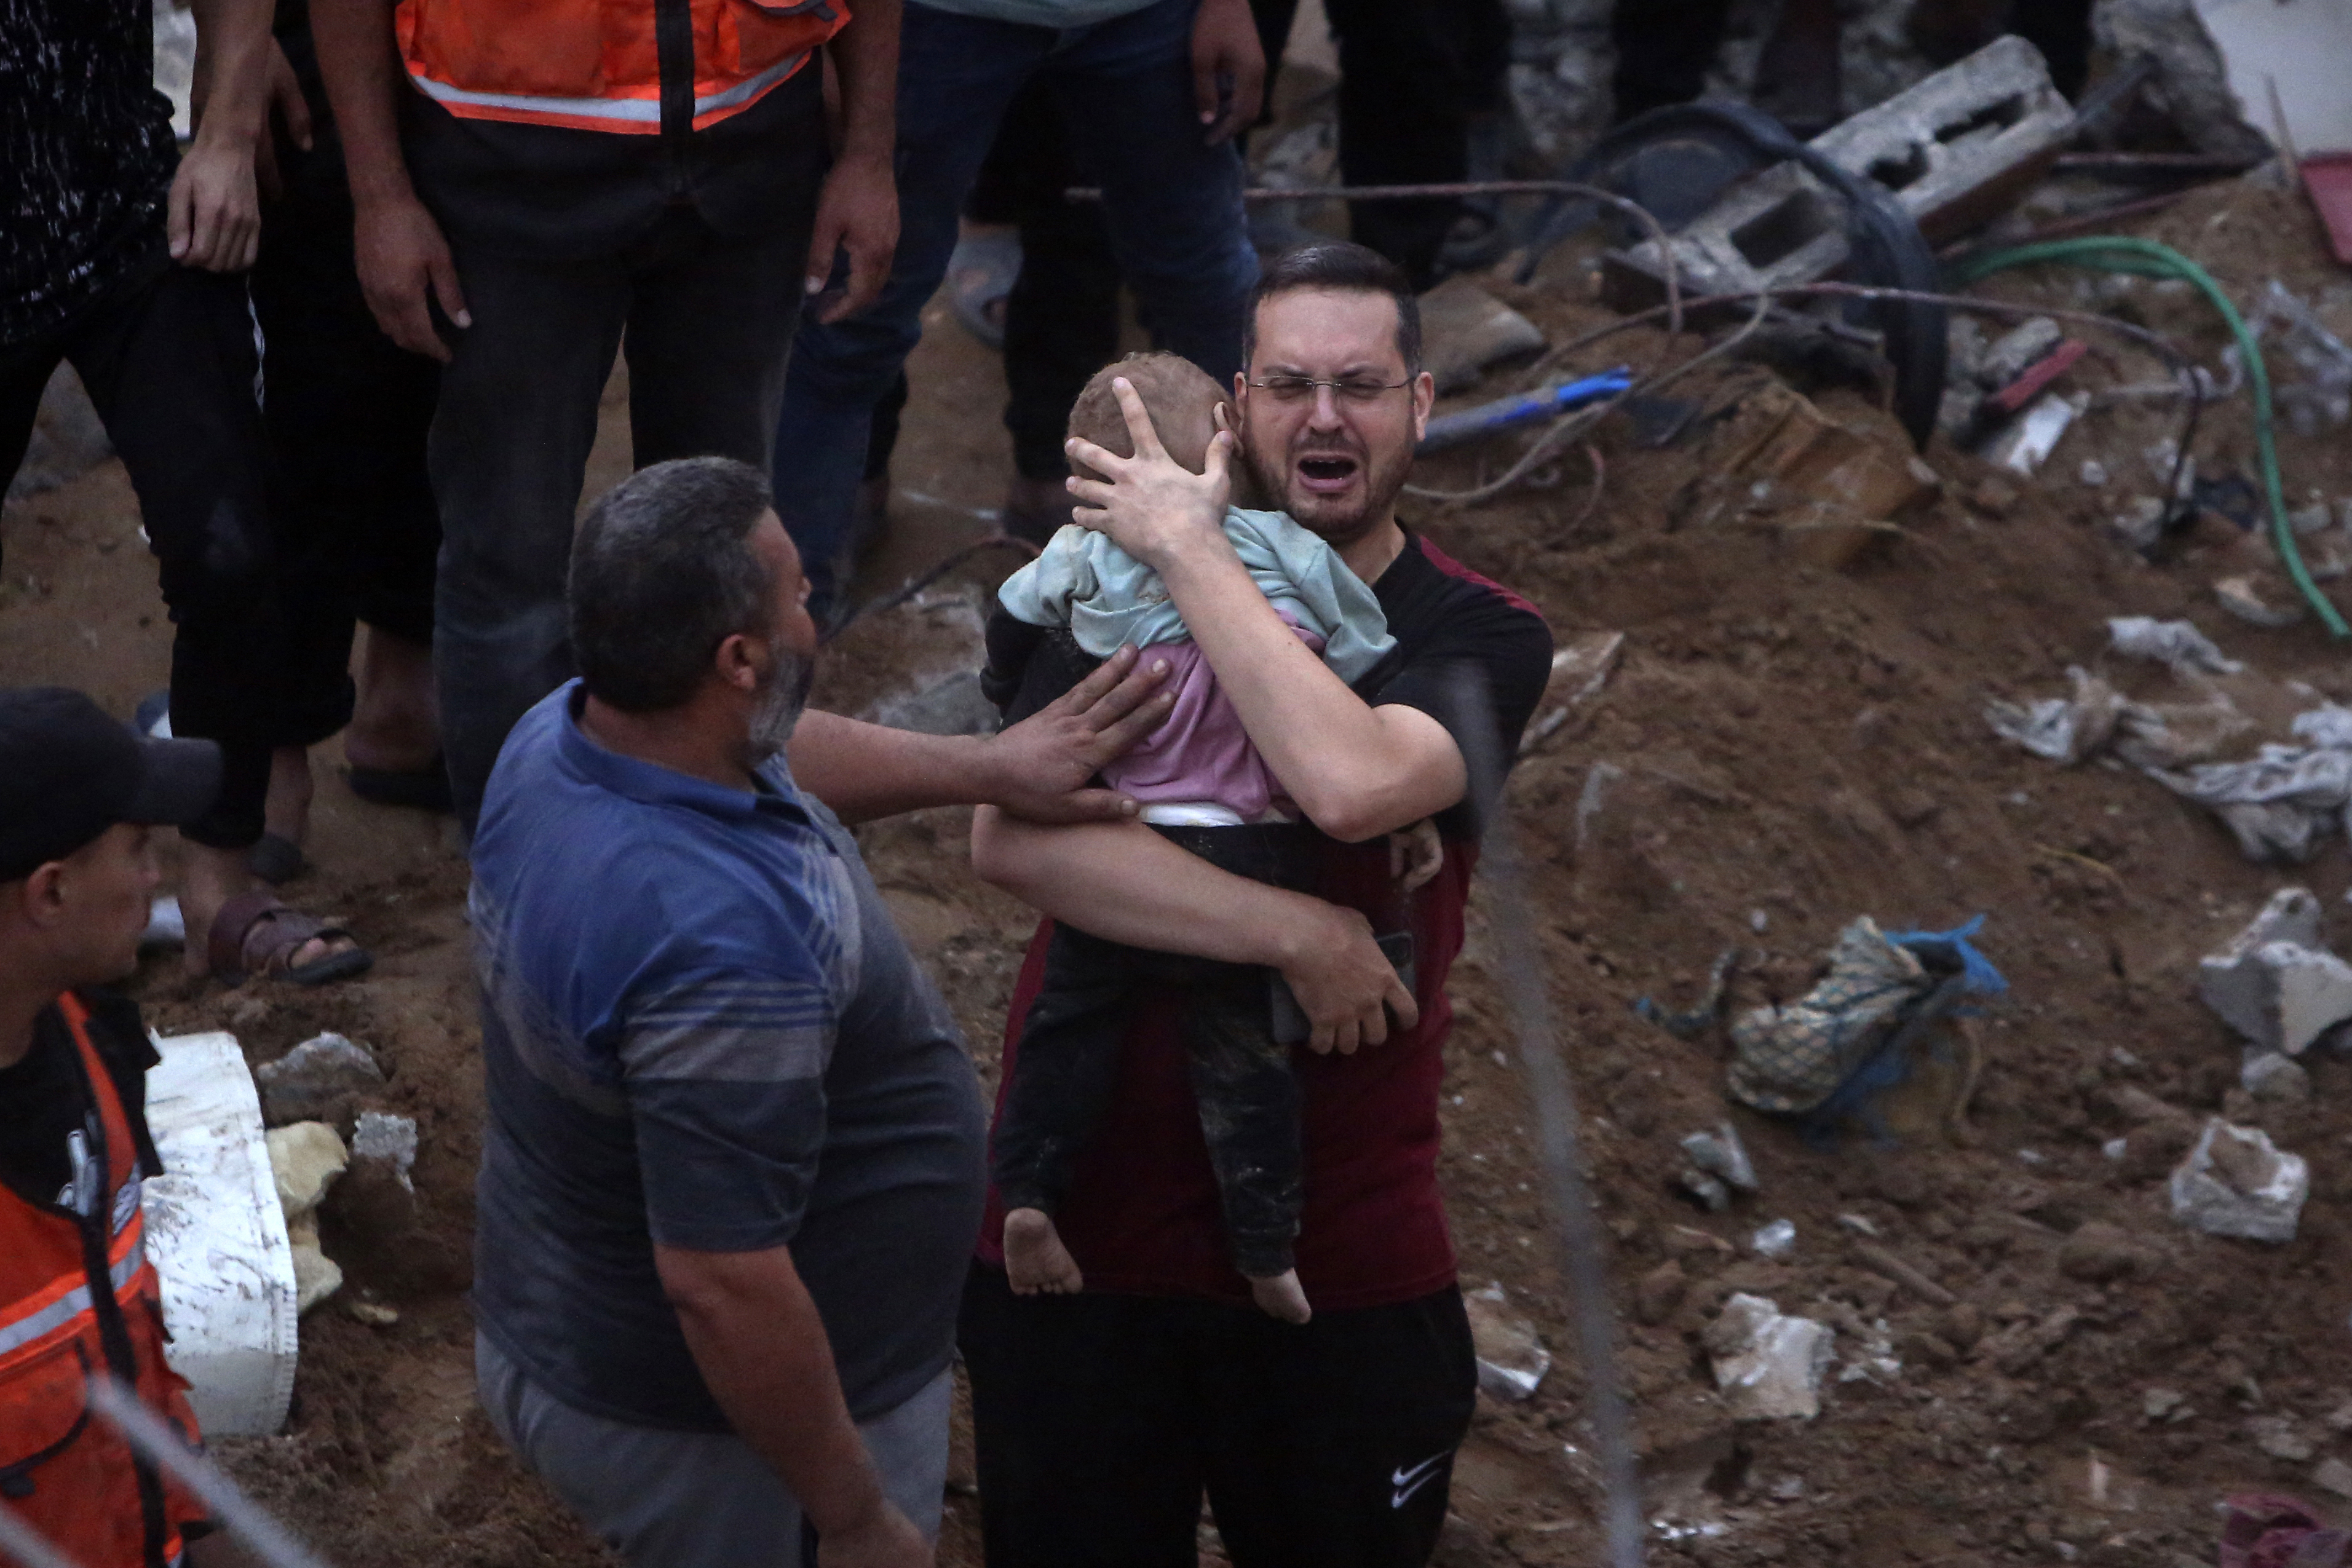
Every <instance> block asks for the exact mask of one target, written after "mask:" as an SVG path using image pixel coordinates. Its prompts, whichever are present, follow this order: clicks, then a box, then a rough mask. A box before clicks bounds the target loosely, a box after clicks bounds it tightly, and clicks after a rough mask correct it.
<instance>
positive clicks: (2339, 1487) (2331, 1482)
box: [2311, 1458, 2352, 1498]
mask: <svg viewBox="0 0 2352 1568" xmlns="http://www.w3.org/2000/svg"><path fill="white" fill-rule="evenodd" d="M2311 1484H2312V1485H2313V1486H2315V1487H2317V1488H2318V1489H2320V1490H2321V1491H2324V1492H2333V1493H2335V1494H2336V1496H2337V1497H2340V1498H2352V1465H2347V1464H2346V1463H2345V1462H2344V1461H2343V1460H2341V1459H2337V1458H2326V1459H2322V1460H2320V1461H2319V1463H2318V1464H2316V1465H2315V1466H2313V1467H2312V1470H2311Z"/></svg>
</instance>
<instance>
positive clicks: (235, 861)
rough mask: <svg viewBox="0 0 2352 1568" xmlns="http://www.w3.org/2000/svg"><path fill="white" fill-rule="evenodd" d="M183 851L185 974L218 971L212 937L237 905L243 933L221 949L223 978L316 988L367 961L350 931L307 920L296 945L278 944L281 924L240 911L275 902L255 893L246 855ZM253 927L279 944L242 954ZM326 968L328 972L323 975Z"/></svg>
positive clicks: (194, 848)
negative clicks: (262, 977) (249, 977)
mask: <svg viewBox="0 0 2352 1568" xmlns="http://www.w3.org/2000/svg"><path fill="white" fill-rule="evenodd" d="M185 847H186V851H187V854H186V858H185V861H184V868H183V870H182V872H181V877H180V912H181V916H182V918H183V920H184V921H185V923H186V927H187V933H188V936H187V956H186V959H185V963H186V966H187V973H189V974H190V975H191V976H194V977H198V978H201V977H203V976H205V975H207V974H211V973H218V972H220V970H221V968H222V966H221V965H218V964H216V963H215V962H214V956H215V955H214V951H213V950H214V948H215V946H216V945H218V941H217V939H219V938H221V937H222V936H223V935H224V934H225V933H224V932H223V931H222V919H221V917H222V915H223V913H224V912H225V911H229V910H230V907H231V906H232V905H237V906H239V909H238V910H236V911H235V912H236V913H237V914H239V915H241V917H242V925H243V927H244V928H245V929H242V930H239V931H236V932H235V933H234V935H233V937H232V938H231V939H230V942H229V945H228V946H227V948H226V952H225V956H227V957H229V958H230V960H231V962H230V963H229V964H228V965H227V966H226V968H227V973H226V974H224V976H223V977H224V978H227V977H228V976H229V975H232V974H233V975H238V976H241V975H243V974H246V973H268V974H272V975H284V976H287V977H289V978H295V977H298V976H299V977H305V978H303V979H302V983H303V984H319V983H320V982H321V981H323V980H330V979H340V978H342V977H343V976H345V975H349V974H355V973H359V972H360V971H361V970H363V969H365V968H367V967H368V965H369V964H370V963H373V959H372V958H371V957H370V956H369V954H368V952H367V950H366V949H365V948H362V946H360V944H359V943H358V942H355V941H353V940H352V936H351V933H350V932H348V931H341V929H340V928H336V927H331V926H330V927H320V926H319V925H318V923H317V922H316V921H309V923H310V925H311V926H312V927H313V928H314V929H312V930H310V931H306V932H305V933H304V934H303V936H302V937H301V939H300V940H299V941H298V942H293V943H291V944H290V945H289V944H286V943H284V942H283V941H282V938H283V937H284V935H285V934H286V932H287V931H289V929H290V928H289V926H288V925H287V924H286V923H285V922H284V921H280V920H272V921H258V922H257V919H256V916H255V913H254V912H253V911H252V910H250V909H248V908H247V907H246V906H250V905H253V904H255V903H256V902H257V901H266V902H268V903H275V901H276V900H273V899H269V898H268V895H267V894H265V893H262V892H260V891H259V890H258V884H257V883H256V881H255V880H254V877H253V874H252V872H251V871H249V870H248V869H247V868H246V851H244V850H237V849H213V848H208V847H205V846H204V845H201V844H188V845H186V846H185ZM279 908H281V909H282V908H283V906H279ZM285 912H286V914H287V915H289V916H292V915H293V913H294V912H293V911H292V910H286V911H285ZM295 918H297V919H300V920H304V921H308V919H309V917H307V916H302V917H295ZM257 923H261V924H265V925H268V926H272V927H274V928H275V930H274V931H272V932H271V933H269V934H270V935H271V936H272V937H273V938H274V939H280V940H278V942H277V944H276V945H275V946H266V944H265V946H266V951H264V950H263V948H260V947H257V949H256V951H255V952H254V953H253V954H251V955H250V956H248V954H247V948H248V947H255V946H256V942H255V939H256V938H257V937H258V936H259V935H260V934H261V933H259V932H257V931H254V930H253V929H252V928H253V927H254V926H255V925H256V924H257ZM257 958H258V959H263V960H265V962H262V963H255V962H254V961H253V960H254V959H257ZM329 970H331V971H332V973H327V971H329Z"/></svg>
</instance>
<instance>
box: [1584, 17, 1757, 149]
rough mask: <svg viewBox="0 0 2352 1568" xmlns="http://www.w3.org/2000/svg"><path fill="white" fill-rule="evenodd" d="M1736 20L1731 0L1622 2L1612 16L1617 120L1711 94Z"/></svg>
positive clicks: (1611, 28) (1611, 29) (1626, 119)
mask: <svg viewBox="0 0 2352 1568" xmlns="http://www.w3.org/2000/svg"><path fill="white" fill-rule="evenodd" d="M1730 16H1731V0H1617V4H1616V5H1615V6H1614V7H1613V8H1612V10H1611V12H1610V14H1609V37H1610V41H1611V42H1612V43H1613V44H1615V45H1616V46H1617V73H1616V76H1615V78H1614V79H1613V80H1612V87H1613V89H1614V92H1615V96H1616V106H1615V118H1616V121H1617V122H1618V123H1620V124H1622V123H1623V122H1624V121H1628V120H1631V119H1633V117H1634V116H1635V115H1637V114H1644V113H1647V112H1648V111H1649V110H1653V109H1659V108H1663V107H1664V106H1665V105H1667V104H1669V103H1688V102H1690V101H1691V100H1693V99H1695V98H1696V97H1697V96H1698V95H1699V94H1700V93H1701V92H1703V91H1705V90H1706V71H1707V68H1708V67H1709V66H1711V65H1713V64H1714V63H1715V56H1716V51H1717V49H1719V48H1721V47H1723V26H1724V23H1725V22H1726V21H1727V20H1728V19H1729V18H1730Z"/></svg>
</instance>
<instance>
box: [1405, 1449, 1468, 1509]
mask: <svg viewBox="0 0 2352 1568" xmlns="http://www.w3.org/2000/svg"><path fill="white" fill-rule="evenodd" d="M1453 1457H1454V1450H1453V1449H1451V1448H1448V1449H1446V1450H1445V1451H1444V1453H1440V1454H1433V1455H1431V1456H1430V1457H1429V1458H1426V1459H1423V1461H1422V1462H1421V1463H1419V1464H1417V1465H1414V1466H1412V1467H1410V1468H1407V1467H1404V1466H1399V1467H1398V1468H1396V1470H1394V1471H1393V1472H1392V1473H1391V1475H1390V1476H1389V1485H1390V1486H1391V1487H1393V1488H1395V1489H1396V1491H1395V1494H1394V1495H1393V1496H1391V1498H1390V1499H1389V1506H1390V1507H1391V1508H1402V1507H1403V1506H1404V1505H1405V1500H1407V1499H1409V1498H1411V1497H1412V1494H1413V1493H1415V1492H1417V1491H1419V1490H1420V1489H1422V1488H1423V1487H1425V1486H1427V1485H1428V1484H1429V1483H1430V1481H1432V1480H1433V1479H1435V1478H1436V1475H1437V1473H1438V1471H1439V1470H1441V1469H1443V1468H1444V1465H1445V1461H1446V1460H1448V1459H1450V1458H1453Z"/></svg>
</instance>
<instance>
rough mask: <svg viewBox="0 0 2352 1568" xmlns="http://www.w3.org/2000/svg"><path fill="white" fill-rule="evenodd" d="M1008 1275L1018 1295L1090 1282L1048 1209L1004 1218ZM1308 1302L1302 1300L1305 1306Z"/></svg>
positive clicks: (1067, 1290) (1069, 1289) (1065, 1290)
mask: <svg viewBox="0 0 2352 1568" xmlns="http://www.w3.org/2000/svg"><path fill="white" fill-rule="evenodd" d="M1004 1273H1005V1276H1006V1278H1008V1279H1011V1280H1012V1282H1013V1294H1014V1295H1016V1296H1034V1295H1038V1294H1040V1293H1041V1292H1042V1293H1043V1294H1045V1295H1048V1296H1066V1295H1069V1294H1071V1293H1073V1292H1074V1291H1078V1290H1083V1289H1086V1283H1087V1281H1086V1277H1085V1276H1084V1275H1082V1274H1080V1273H1079V1272H1078V1260H1077V1259H1076V1258H1072V1257H1071V1256H1070V1249H1069V1248H1068V1247H1064V1246H1063V1245H1062V1233H1061V1232H1060V1231H1058V1230H1056V1229H1055V1228H1054V1217H1053V1215H1049V1214H1047V1213H1046V1212H1045V1210H1044V1209H1014V1210H1013V1211H1012V1212H1011V1213H1009V1214H1007V1215H1005V1216H1004ZM1305 1300H1306V1299H1305V1298H1304V1297H1301V1298H1300V1304H1301V1305H1302V1306H1303V1305H1304V1304H1305Z"/></svg>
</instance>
